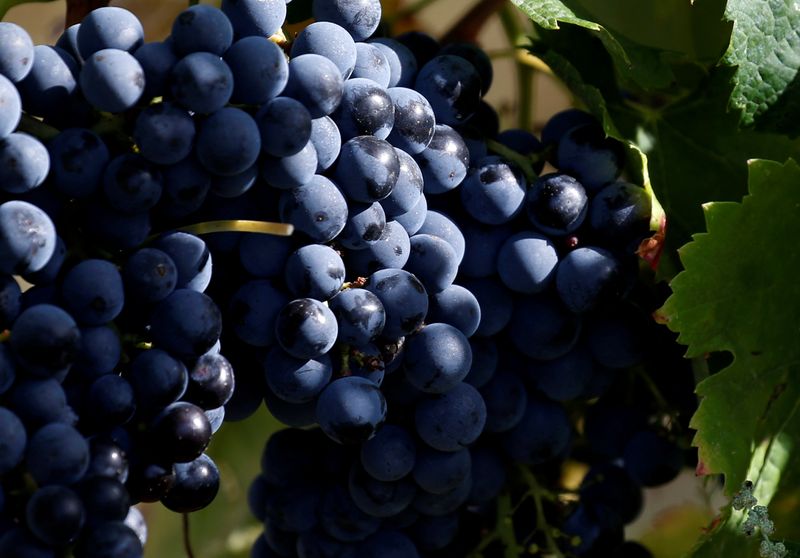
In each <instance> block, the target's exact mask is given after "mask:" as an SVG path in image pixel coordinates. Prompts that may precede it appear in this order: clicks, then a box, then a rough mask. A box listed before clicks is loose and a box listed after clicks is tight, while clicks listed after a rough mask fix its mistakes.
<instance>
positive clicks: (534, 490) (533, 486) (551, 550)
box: [519, 467, 564, 558]
mask: <svg viewBox="0 0 800 558" xmlns="http://www.w3.org/2000/svg"><path fill="white" fill-rule="evenodd" d="M519 470H520V472H521V473H522V478H523V479H524V480H525V483H526V484H527V485H528V487H529V488H530V495H531V497H532V498H533V503H534V505H535V506H536V529H537V530H538V531H540V532H542V533H543V534H544V537H545V540H546V541H547V550H548V554H549V555H550V556H551V557H552V558H564V554H562V553H561V549H560V548H558V545H557V544H556V541H555V539H554V538H553V534H552V532H551V528H550V525H549V524H548V523H547V517H546V516H545V514H544V505H543V504H542V500H543V499H544V498H545V497H547V493H546V492H545V491H544V490H543V489H542V487H541V486H539V482H538V481H537V480H536V476H535V475H534V474H533V473H532V472H531V470H530V469H528V468H527V467H520V468H519Z"/></svg>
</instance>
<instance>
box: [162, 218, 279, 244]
mask: <svg viewBox="0 0 800 558" xmlns="http://www.w3.org/2000/svg"><path fill="white" fill-rule="evenodd" d="M176 230H179V231H182V232H186V233H189V234H195V235H202V234H210V233H225V232H246V233H258V234H274V235H276V236H291V235H292V233H294V226H292V225H289V224H286V223H273V222H270V221H246V220H243V219H231V220H225V221H206V222H204V223H196V224H194V225H187V226H185V227H179V228H178V229H176ZM158 236H160V235H154V236H153V237H151V239H150V240H152V239H154V238H156V237H158Z"/></svg>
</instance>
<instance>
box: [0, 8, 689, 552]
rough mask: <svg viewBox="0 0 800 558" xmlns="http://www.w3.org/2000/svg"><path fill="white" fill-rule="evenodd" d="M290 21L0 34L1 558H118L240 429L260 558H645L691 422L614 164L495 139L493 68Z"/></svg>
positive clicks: (635, 221)
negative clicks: (158, 31) (257, 459)
mask: <svg viewBox="0 0 800 558" xmlns="http://www.w3.org/2000/svg"><path fill="white" fill-rule="evenodd" d="M288 4H289V2H287V1H284V0H258V1H257V0H223V2H222V5H221V8H215V7H211V6H208V5H200V4H198V5H193V6H190V7H189V8H187V9H186V10H184V11H182V12H181V13H180V14H178V16H177V17H176V18H175V20H174V22H173V25H172V29H171V34H170V35H169V37H168V38H167V39H165V40H164V41H159V42H145V41H144V32H143V29H142V25H141V23H140V22H139V21H138V20H137V18H136V17H135V16H134V15H133V14H132V13H131V12H129V11H127V10H125V9H122V8H118V7H102V8H98V9H95V10H93V11H91V12H90V13H88V14H87V15H86V16H85V17H84V18H83V19H82V20H81V21H80V22H79V23H76V24H74V25H72V26H70V27H68V28H67V29H66V30H65V32H64V33H63V35H62V36H61V37H60V38H59V40H58V41H57V43H56V44H55V45H37V46H34V45H33V43H32V41H31V39H30V37H29V35H28V34H27V32H26V31H25V30H24V29H22V28H21V27H19V26H17V25H15V24H12V23H7V22H0V107H2V109H3V110H2V112H0V331H2V332H3V333H2V336H0V557H2V558H6V557H8V558H30V557H35V558H38V557H48V558H49V557H72V558H135V557H140V556H143V549H144V546H145V544H146V540H147V528H146V525H145V522H144V519H143V517H142V515H141V513H140V512H139V511H138V508H137V507H136V504H137V503H140V502H157V501H160V502H161V503H162V504H163V505H164V506H165V507H166V508H168V509H169V510H172V511H175V512H177V513H182V514H188V513H191V512H193V511H196V510H199V509H202V508H204V507H206V506H207V505H208V504H210V503H211V502H212V501H213V500H214V498H215V496H216V495H217V492H218V490H219V486H220V471H219V469H218V467H217V465H216V464H215V462H214V460H213V459H212V457H211V456H210V455H208V454H207V453H206V449H207V447H208V445H209V442H210V440H211V437H212V435H214V434H215V433H216V432H217V431H218V430H219V429H220V428H224V422H225V421H239V420H244V419H247V418H248V417H250V416H251V415H252V414H253V413H255V412H256V410H258V409H259V408H260V406H261V405H262V404H263V405H265V406H266V408H267V409H268V410H269V412H270V413H271V414H272V415H273V416H274V417H275V418H277V419H278V420H279V421H280V422H282V423H283V424H285V425H286V426H287V428H286V429H284V430H280V431H279V432H277V433H275V434H274V435H272V436H271V437H270V438H269V439H268V440H266V441H264V440H260V441H259V443H264V442H265V446H264V451H263V454H262V459H261V473H260V474H259V475H258V476H257V478H255V479H254V480H253V482H252V484H251V486H250V489H249V493H248V505H249V508H250V510H251V512H252V515H253V516H254V517H255V518H256V519H257V520H258V521H259V522H262V523H263V534H261V535H259V536H258V538H257V539H256V540H255V542H254V544H253V546H252V554H251V555H252V556H253V558H262V557H275V556H282V557H298V558H317V557H337V558H340V557H353V558H372V557H381V558H387V557H388V558H394V557H397V558H414V557H437V556H448V557H459V556H483V557H486V558H489V557H492V556H510V555H514V556H533V555H549V556H562V557H566V556H587V557H589V556H604V557H612V558H624V557H638V556H644V557H646V556H650V555H651V554H650V553H649V551H648V550H647V549H645V548H644V547H643V546H641V545H640V544H638V543H636V542H633V541H625V539H624V526H625V525H626V524H628V523H630V522H631V521H633V520H634V519H635V518H636V517H637V515H638V513H639V512H640V510H641V506H642V488H643V487H650V486H658V485H661V484H664V483H666V482H668V481H670V480H672V479H673V478H674V477H676V476H677V475H678V474H679V473H680V472H681V470H682V469H683V468H684V467H685V466H686V465H691V464H692V459H693V457H692V455H691V453H690V452H688V451H686V450H685V448H686V447H687V446H688V442H687V440H686V439H685V438H686V433H687V431H688V424H687V423H686V419H687V417H688V416H690V415H691V412H692V410H693V408H694V405H695V401H694V396H693V393H692V391H693V383H692V376H691V370H687V366H686V364H685V363H684V362H683V361H682V359H681V354H680V352H679V351H676V349H675V347H674V344H673V340H672V338H671V337H670V336H669V335H668V334H667V333H665V331H664V330H662V329H661V328H659V327H658V326H656V325H655V324H654V322H653V321H652V319H651V318H650V314H651V313H652V311H653V310H654V309H655V308H657V307H658V306H659V305H660V302H661V301H662V298H663V293H660V292H658V289H657V288H655V287H653V285H652V284H650V283H648V282H647V281H645V280H643V279H642V277H643V275H644V273H643V271H642V269H643V266H642V265H640V260H639V257H638V255H637V252H638V250H639V246H640V245H642V243H643V242H645V243H646V241H647V238H648V237H649V236H650V234H651V232H650V223H651V214H652V213H653V211H652V207H651V199H650V197H649V195H648V193H647V192H646V191H645V189H644V188H643V187H642V186H641V185H637V184H633V183H631V182H629V181H627V180H625V178H624V176H625V174H624V170H625V165H626V157H627V150H626V146H625V145H624V144H622V143H620V142H618V141H616V140H613V139H610V138H608V137H607V136H606V134H605V132H604V130H603V128H602V126H601V124H600V123H599V122H598V121H597V120H596V119H595V118H594V117H593V116H591V115H590V114H589V113H587V112H584V111H582V110H578V109H570V110H567V111H564V112H561V113H558V114H556V115H554V116H553V117H552V118H551V119H550V120H549V121H548V122H547V124H546V125H545V126H544V128H543V130H541V134H540V135H539V136H537V135H534V134H533V133H532V132H531V131H530V130H525V129H508V130H503V131H500V129H499V118H498V116H497V113H496V112H495V111H494V109H493V108H492V107H491V106H490V105H489V104H488V103H486V102H485V101H484V99H483V97H484V95H485V94H486V93H487V91H488V90H489V88H490V87H491V85H492V81H493V70H492V64H491V61H490V59H489V57H488V55H487V54H486V53H485V52H484V51H483V50H482V49H481V48H480V47H479V46H477V45H475V44H473V43H468V42H450V43H446V44H441V43H439V41H437V40H436V39H434V38H433V37H431V36H430V35H427V34H425V33H422V32H416V31H414V32H407V33H404V34H402V35H398V36H396V37H389V36H385V35H384V34H383V33H382V31H381V30H380V29H381V26H380V24H381V20H382V16H383V14H382V6H381V3H380V2H379V0H314V1H313V2H310V3H309V4H310V11H311V13H310V14H309V15H311V16H313V19H311V18H309V20H308V21H307V22H306V25H305V26H304V27H303V28H302V29H301V30H300V31H298V32H297V33H296V34H295V35H294V36H291V37H287V36H286V35H285V34H283V33H282V32H281V29H282V27H283V26H284V23H285V21H286V19H287V5H288ZM265 233H266V234H265ZM214 264H216V265H214ZM242 443H250V441H243V442H242ZM568 469H569V470H582V471H584V474H583V476H582V480H581V481H580V482H579V483H577V484H576V485H574V486H572V487H569V486H566V485H565V483H564V481H563V478H564V475H562V473H563V472H564V471H565V470H568Z"/></svg>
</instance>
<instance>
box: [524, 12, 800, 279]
mask: <svg viewBox="0 0 800 558" xmlns="http://www.w3.org/2000/svg"><path fill="white" fill-rule="evenodd" d="M537 37H538V38H537V39H535V40H534V42H533V44H532V45H531V46H530V47H529V50H531V52H532V53H534V54H535V55H537V56H538V57H539V58H541V59H542V60H543V61H544V62H545V63H547V64H548V65H549V66H550V68H551V69H552V70H553V72H554V73H555V74H556V75H557V76H558V77H559V78H560V79H562V80H563V81H564V83H565V84H566V85H567V86H568V87H569V89H570V90H571V91H572V93H573V94H574V95H575V96H576V98H577V99H578V100H579V101H580V102H581V103H583V104H584V105H585V106H586V108H587V109H588V110H590V111H591V112H592V113H593V114H595V116H597V117H598V118H600V120H601V121H602V122H603V125H604V127H605V130H606V133H608V134H609V135H611V136H612V137H616V138H618V139H621V140H624V141H628V142H631V143H633V144H635V145H636V146H638V147H639V149H641V151H642V152H643V153H644V154H645V155H646V156H647V159H648V171H649V177H650V180H651V182H652V186H653V191H654V192H655V194H656V197H657V198H658V201H659V202H660V203H661V205H662V206H663V208H664V211H666V214H667V215H668V223H667V235H666V247H665V254H668V255H670V254H674V251H675V250H677V248H678V247H680V246H681V245H683V244H685V243H686V242H688V240H689V238H690V236H691V234H692V233H694V232H696V231H699V230H702V228H703V211H702V204H703V203H705V202H708V201H710V200H718V201H723V200H738V199H740V198H741V197H742V196H743V195H744V194H745V193H746V192H747V164H746V161H747V160H748V159H751V158H763V159H772V160H785V159H787V158H789V157H794V158H796V159H798V160H800V141H798V140H791V139H789V138H788V137H786V136H784V135H780V134H776V133H767V132H762V131H758V130H754V129H740V127H739V114H738V113H736V112H732V111H729V110H728V104H729V99H730V95H731V91H732V87H733V86H732V80H733V76H734V74H735V73H736V70H735V69H734V68H729V67H719V68H713V69H710V70H708V71H707V73H706V74H705V75H704V76H703V77H702V79H700V81H699V82H698V83H697V84H696V85H695V86H694V88H693V90H692V92H691V94H685V95H684V96H683V97H682V98H678V99H675V98H673V97H672V96H671V95H670V94H664V95H663V97H662V94H660V93H659V92H651V93H650V94H647V95H643V96H640V97H636V96H631V95H627V96H623V95H621V93H620V90H619V87H618V85H617V84H616V82H615V80H614V76H615V75H616V74H617V73H618V71H619V68H618V66H617V61H616V60H615V59H614V57H613V56H612V55H611V54H610V53H608V52H607V51H606V50H605V49H604V45H603V43H602V42H601V41H600V40H599V38H598V37H596V36H594V35H592V34H591V33H589V32H587V31H586V30H585V29H582V28H579V27H575V26H565V27H563V28H562V29H559V30H557V31H553V30H546V29H542V30H539V32H538V33H537ZM587 52H591V53H592V56H591V57H587V56H586V53H587ZM662 262H664V263H663V264H662V265H665V267H666V268H667V269H666V271H665V270H661V269H660V270H659V271H661V272H662V273H661V275H663V276H669V275H670V274H671V272H672V270H671V267H672V266H673V265H674V262H671V260H670V258H669V257H668V258H666V259H662Z"/></svg>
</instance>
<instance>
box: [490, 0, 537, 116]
mask: <svg viewBox="0 0 800 558" xmlns="http://www.w3.org/2000/svg"><path fill="white" fill-rule="evenodd" d="M499 15H500V23H501V24H502V26H503V30H504V31H505V34H506V38H507V39H508V42H509V44H510V46H512V47H518V46H519V44H518V41H519V39H520V38H521V37H525V32H524V31H523V29H522V27H521V26H520V20H519V12H518V10H517V9H516V8H515V7H514V6H512V5H510V4H509V5H507V6H506V7H505V8H503V9H502V10H500V14H499ZM515 65H516V68H517V125H518V126H519V127H520V128H522V129H523V130H529V129H531V125H532V120H533V115H532V106H533V104H532V103H531V100H532V99H533V94H534V91H533V69H532V68H531V67H530V66H528V65H527V64H524V63H523V62H521V61H520V60H519V59H517V61H516V63H515Z"/></svg>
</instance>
